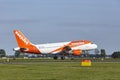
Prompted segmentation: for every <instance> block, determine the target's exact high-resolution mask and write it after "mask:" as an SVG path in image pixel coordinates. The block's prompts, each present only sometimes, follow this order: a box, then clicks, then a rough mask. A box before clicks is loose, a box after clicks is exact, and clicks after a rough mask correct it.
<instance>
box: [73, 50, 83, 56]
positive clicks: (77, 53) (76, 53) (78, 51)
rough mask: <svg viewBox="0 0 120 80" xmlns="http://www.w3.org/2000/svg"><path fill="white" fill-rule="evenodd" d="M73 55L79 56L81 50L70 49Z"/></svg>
mask: <svg viewBox="0 0 120 80" xmlns="http://www.w3.org/2000/svg"><path fill="white" fill-rule="evenodd" d="M72 53H73V55H75V56H80V55H81V54H82V50H72Z"/></svg>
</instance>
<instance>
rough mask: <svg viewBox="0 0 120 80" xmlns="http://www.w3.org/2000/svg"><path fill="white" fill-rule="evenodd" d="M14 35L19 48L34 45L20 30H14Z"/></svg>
mask: <svg viewBox="0 0 120 80" xmlns="http://www.w3.org/2000/svg"><path fill="white" fill-rule="evenodd" d="M14 34H15V37H16V40H17V43H18V46H19V47H20V48H24V47H27V46H29V45H32V43H31V42H30V41H29V40H28V39H27V38H26V37H25V36H24V35H23V33H22V32H20V31H19V30H14Z"/></svg>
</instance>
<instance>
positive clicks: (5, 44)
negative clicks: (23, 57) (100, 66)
mask: <svg viewBox="0 0 120 80" xmlns="http://www.w3.org/2000/svg"><path fill="white" fill-rule="evenodd" d="M14 29H19V30H21V31H22V32H23V33H24V34H25V35H26V36H27V37H28V39H29V40H30V41H31V42H32V43H35V44H37V43H50V42H61V41H71V40H80V39H87V40H91V41H93V42H94V43H96V44H97V45H98V49H102V48H103V49H106V52H107V54H112V52H114V51H119V50H120V44H119V42H120V37H119V34H120V1H119V0H0V37H1V39H0V48H2V49H5V50H6V52H7V54H8V55H11V54H14V52H13V51H12V49H13V48H14V47H17V43H16V40H15V37H14V34H13V30H14Z"/></svg>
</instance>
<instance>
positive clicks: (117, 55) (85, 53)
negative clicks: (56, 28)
mask: <svg viewBox="0 0 120 80" xmlns="http://www.w3.org/2000/svg"><path fill="white" fill-rule="evenodd" d="M6 56H7V55H6V51H5V50H4V49H0V57H6ZM20 56H21V52H19V51H17V52H15V53H14V55H13V57H20ZM43 56H47V57H49V56H50V57H51V56H52V55H43ZM38 57H39V56H38ZM79 57H91V58H93V57H94V58H106V57H111V58H120V51H115V52H113V53H112V54H111V55H107V54H106V51H105V49H101V50H98V49H96V50H95V52H94V53H93V54H89V52H88V51H83V55H81V56H79Z"/></svg>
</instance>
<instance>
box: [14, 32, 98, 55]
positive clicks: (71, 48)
mask: <svg viewBox="0 0 120 80" xmlns="http://www.w3.org/2000/svg"><path fill="white" fill-rule="evenodd" d="M13 32H14V35H15V38H16V41H17V44H18V47H16V48H13V50H14V51H20V52H23V53H31V54H60V55H69V54H72V55H75V56H80V55H81V54H82V51H89V50H94V49H96V48H97V45H96V44H94V43H92V42H91V41H89V40H75V41H68V42H57V43H46V44H37V45H35V44H33V43H31V42H30V41H29V40H28V39H27V37H25V36H24V34H23V33H22V32H21V31H20V30H14V31H13Z"/></svg>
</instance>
